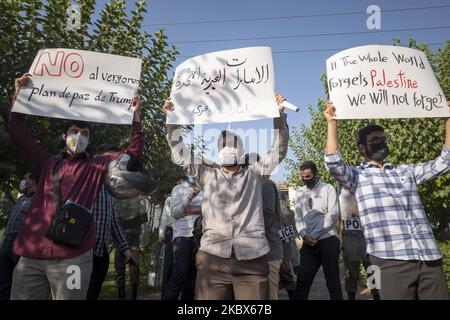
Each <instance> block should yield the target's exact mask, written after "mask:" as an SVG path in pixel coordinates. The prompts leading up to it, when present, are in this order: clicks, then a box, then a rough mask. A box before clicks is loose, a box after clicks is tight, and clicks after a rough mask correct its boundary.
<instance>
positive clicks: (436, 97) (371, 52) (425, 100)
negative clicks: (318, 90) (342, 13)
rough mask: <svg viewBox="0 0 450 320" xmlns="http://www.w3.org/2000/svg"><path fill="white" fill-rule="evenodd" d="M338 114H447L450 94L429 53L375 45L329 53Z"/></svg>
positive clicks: (332, 94) (349, 116) (330, 80)
mask: <svg viewBox="0 0 450 320" xmlns="http://www.w3.org/2000/svg"><path fill="white" fill-rule="evenodd" d="M326 64H327V81H328V88H329V92H330V100H331V101H333V104H334V106H335V107H336V118H337V119H374V118H429V117H448V116H449V110H448V107H447V102H446V98H445V96H444V94H443V92H442V89H441V87H440V86H439V83H438V81H437V79H436V77H435V75H434V73H433V70H432V68H431V66H430V63H429V62H428V60H427V57H426V56H425V53H423V52H422V51H419V50H415V49H411V48H405V47H398V46H381V45H370V46H363V47H356V48H352V49H348V50H344V51H341V52H339V53H337V54H335V55H334V56H332V57H330V58H329V59H327V62H326Z"/></svg>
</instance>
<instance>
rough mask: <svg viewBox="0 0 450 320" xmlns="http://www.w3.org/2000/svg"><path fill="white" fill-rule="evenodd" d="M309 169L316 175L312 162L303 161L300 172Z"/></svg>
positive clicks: (315, 168) (314, 165)
mask: <svg viewBox="0 0 450 320" xmlns="http://www.w3.org/2000/svg"><path fill="white" fill-rule="evenodd" d="M307 169H311V172H312V173H313V174H314V175H315V174H316V173H317V166H316V164H315V163H314V162H312V161H305V162H303V163H302V164H301V165H300V171H304V170H307Z"/></svg>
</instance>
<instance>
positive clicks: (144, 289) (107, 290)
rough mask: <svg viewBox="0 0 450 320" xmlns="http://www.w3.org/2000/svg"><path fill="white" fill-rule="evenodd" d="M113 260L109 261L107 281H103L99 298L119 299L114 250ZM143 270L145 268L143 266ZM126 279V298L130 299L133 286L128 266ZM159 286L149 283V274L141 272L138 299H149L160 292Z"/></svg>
mask: <svg viewBox="0 0 450 320" xmlns="http://www.w3.org/2000/svg"><path fill="white" fill-rule="evenodd" d="M110 257H111V260H110V263H109V269H108V274H107V275H106V279H105V282H104V283H103V287H102V291H101V292H100V296H99V300H117V286H116V282H115V280H114V278H115V276H114V272H115V269H114V252H112V253H111V256H110ZM141 270H144V268H142V266H141ZM126 279H127V284H126V288H125V292H126V299H127V300H129V299H130V297H131V286H130V284H129V281H128V279H129V273H128V267H127V271H126ZM159 292H160V289H159V287H152V286H149V285H148V281H147V275H144V274H142V272H141V284H140V285H139V288H138V299H148V298H149V296H154V295H155V294H159Z"/></svg>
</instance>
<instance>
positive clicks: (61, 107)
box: [12, 49, 141, 124]
mask: <svg viewBox="0 0 450 320" xmlns="http://www.w3.org/2000/svg"><path fill="white" fill-rule="evenodd" d="M29 73H30V74H31V78H30V79H31V83H30V85H29V86H28V87H25V88H22V89H21V90H20V92H19V95H18V96H17V99H16V101H15V103H14V106H13V109H12V110H13V111H14V112H20V113H25V114H31V115H36V116H45V117H52V118H63V119H76V120H84V121H93V122H103V123H115V124H130V123H131V121H132V118H133V108H132V107H131V99H132V98H133V95H134V94H135V93H136V92H137V90H138V88H139V80H140V73H141V60H140V59H136V58H129V57H122V56H117V55H112V54H105V53H98V52H90V51H82V50H73V49H45V50H40V51H39V52H38V54H37V55H36V57H35V59H34V61H33V64H32V65H31V68H30V70H29Z"/></svg>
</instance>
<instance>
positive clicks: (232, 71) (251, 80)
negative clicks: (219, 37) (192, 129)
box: [167, 47, 279, 124]
mask: <svg viewBox="0 0 450 320" xmlns="http://www.w3.org/2000/svg"><path fill="white" fill-rule="evenodd" d="M274 90H275V82H274V70H273V62H272V50H271V49H270V48H269V47H251V48H242V49H235V50H227V51H219V52H214V53H209V54H205V55H202V56H197V57H194V58H192V59H189V60H186V61H185V62H183V63H182V64H181V65H179V66H178V67H177V68H176V70H175V76H174V80H173V86H172V92H171V98H172V100H171V101H172V103H173V104H174V108H175V110H174V112H170V113H169V114H168V117H167V123H171V124H196V123H220V122H232V121H246V120H254V119H262V118H275V117H278V116H279V112H278V108H277V104H276V102H275V97H274Z"/></svg>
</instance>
